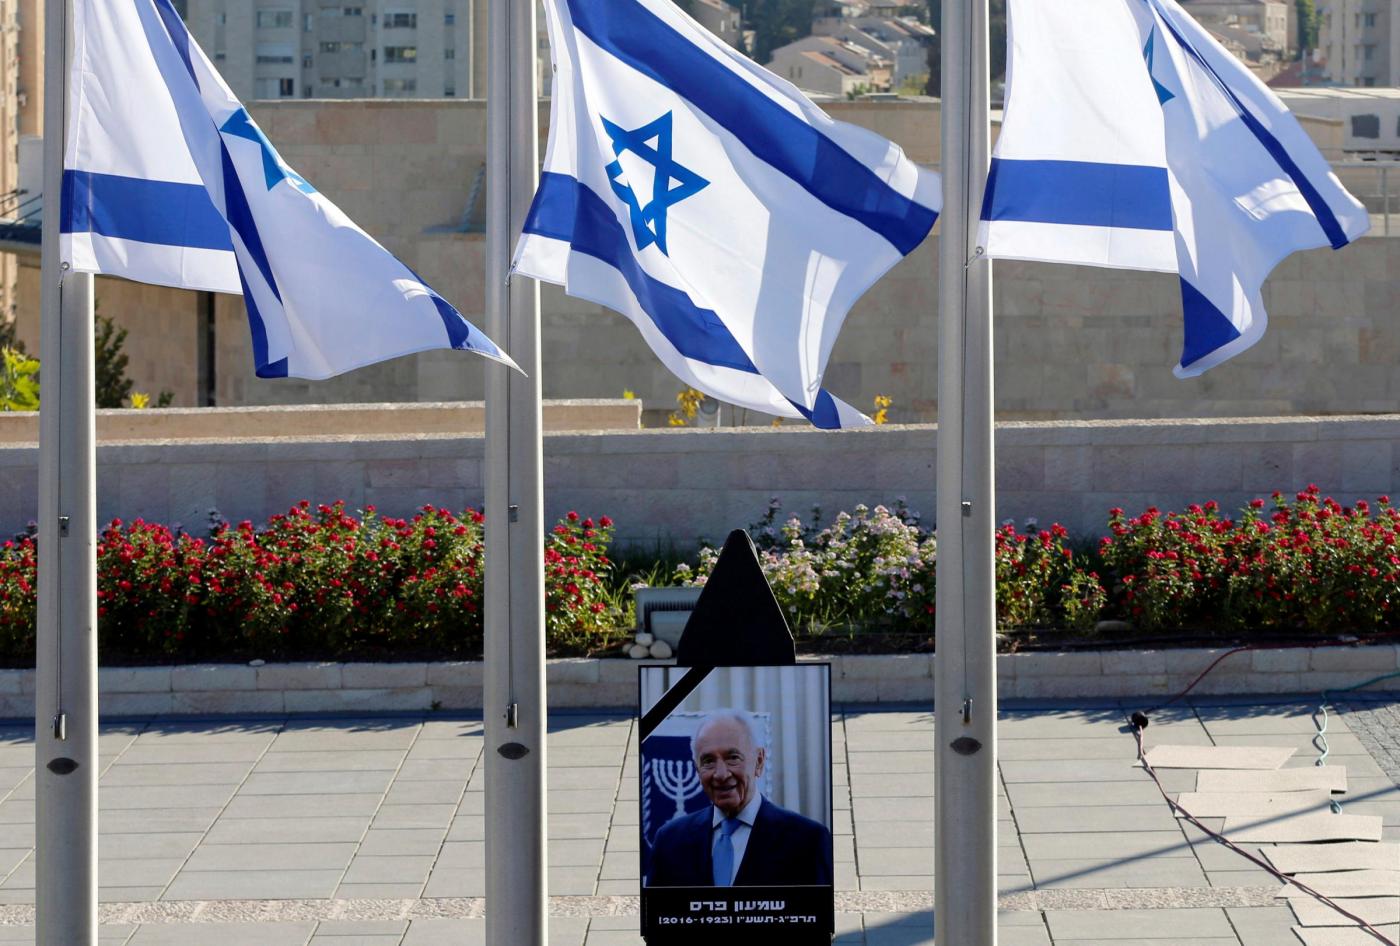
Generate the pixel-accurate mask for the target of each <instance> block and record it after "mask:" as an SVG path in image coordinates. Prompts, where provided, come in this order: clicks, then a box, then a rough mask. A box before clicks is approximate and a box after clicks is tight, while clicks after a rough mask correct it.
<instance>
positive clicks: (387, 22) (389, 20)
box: [384, 13, 418, 30]
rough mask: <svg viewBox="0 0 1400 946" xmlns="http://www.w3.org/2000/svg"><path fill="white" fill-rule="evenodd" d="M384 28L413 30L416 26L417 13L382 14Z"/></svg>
mask: <svg viewBox="0 0 1400 946" xmlns="http://www.w3.org/2000/svg"><path fill="white" fill-rule="evenodd" d="M384 28H385V29H386V30H413V29H417V28H418V14H417V13H386V14H384Z"/></svg>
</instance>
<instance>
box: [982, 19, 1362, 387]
mask: <svg viewBox="0 0 1400 946" xmlns="http://www.w3.org/2000/svg"><path fill="white" fill-rule="evenodd" d="M1007 12H1008V22H1009V27H1010V43H1009V45H1010V57H1009V61H1008V69H1007V92H1006V110H1005V115H1004V119H1003V123H1002V129H1001V137H1000V139H999V141H998V143H997V146H996V150H995V154H994V157H993V159H992V167H991V172H990V175H989V178H988V182H987V191H986V200H985V202H984V205H983V208H982V221H983V222H982V230H981V244H982V246H983V247H984V248H985V249H986V251H987V253H988V255H989V256H991V257H994V258H1003V259H1028V260H1048V261H1052V262H1061V263H1081V264H1086V265H1091V266H1109V267H1120V268H1126V269H1145V270H1158V271H1161V272H1169V273H1177V274H1178V275H1179V276H1180V279H1181V300H1182V312H1183V316H1184V322H1185V332H1184V341H1183V345H1182V354H1181V362H1180V364H1178V365H1177V367H1176V369H1175V370H1176V374H1177V376H1178V377H1183V378H1185V377H1192V376H1195V375H1198V374H1200V373H1201V372H1203V371H1205V370H1207V369H1209V368H1212V367H1214V366H1215V365H1218V364H1220V363H1221V362H1222V361H1225V360H1226V359H1228V358H1231V357H1233V356H1235V355H1237V354H1239V353H1240V352H1242V351H1244V350H1245V349H1246V348H1249V347H1250V346H1251V345H1253V344H1254V343H1255V342H1257V341H1258V340H1259V338H1260V336H1261V335H1263V333H1264V324H1265V318H1266V317H1265V313H1264V303H1263V296H1262V294H1261V289H1262V287H1263V285H1264V280H1265V279H1266V278H1267V277H1268V275H1269V273H1270V271H1272V270H1273V268H1274V267H1275V266H1276V265H1277V264H1278V263H1279V262H1280V261H1282V260H1283V259H1284V257H1286V256H1288V255H1289V254H1290V253H1293V252H1294V251H1295V250H1304V249H1311V248H1314V247H1322V246H1331V247H1332V248H1333V249H1340V248H1342V247H1343V246H1345V245H1346V244H1348V243H1350V242H1351V241H1352V240H1355V239H1356V238H1357V237H1359V236H1361V235H1362V234H1364V233H1365V232H1366V231H1367V229H1368V228H1369V226H1370V220H1369V217H1368V216H1367V213H1366V211H1365V209H1364V208H1363V207H1362V206H1361V204H1360V203H1358V202H1357V201H1356V199H1355V198H1354V197H1352V196H1351V195H1350V194H1349V193H1347V191H1346V190H1345V189H1344V188H1343V187H1342V185H1341V183H1340V182H1339V181H1338V180H1337V178H1336V176H1335V175H1334V174H1333V173H1332V170H1331V168H1330V167H1329V166H1328V164H1327V161H1326V159H1325V158H1323V156H1322V155H1321V153H1319V152H1318V149H1317V147H1316V146H1315V145H1314V144H1313V142H1312V141H1311V139H1309V137H1308V135H1307V133H1306V132H1305V131H1303V129H1302V127H1301V126H1300V125H1299V124H1298V122H1297V120H1296V119H1294V117H1293V116H1292V114H1291V113H1289V111H1288V110H1287V108H1285V106H1284V105H1283V103H1282V102H1280V101H1279V100H1278V97H1277V96H1275V95H1274V94H1273V93H1272V92H1271V91H1269V89H1268V88H1267V87H1266V86H1265V85H1264V84H1263V83H1262V82H1260V81H1259V80H1258V79H1257V78H1255V77H1254V75H1253V74H1252V73H1250V71H1249V70H1248V68H1246V67H1245V65H1244V64H1243V63H1241V62H1240V61H1239V60H1238V59H1236V58H1235V57H1234V56H1232V55H1230V53H1229V52H1227V51H1226V50H1225V49H1224V48H1222V47H1221V46H1220V45H1219V44H1218V43H1217V42H1216V41H1215V40H1214V39H1213V38H1212V37H1211V36H1210V34H1209V33H1207V32H1206V31H1205V30H1204V29H1202V28H1201V27H1200V26H1199V25H1198V24H1197V23H1196V22H1195V20H1193V19H1192V18H1191V17H1190V16H1189V15H1187V14H1186V13H1185V12H1184V11H1183V10H1182V9H1181V7H1180V6H1178V5H1177V4H1176V2H1174V0H1009V3H1008V11H1007Z"/></svg>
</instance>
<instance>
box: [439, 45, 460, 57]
mask: <svg viewBox="0 0 1400 946" xmlns="http://www.w3.org/2000/svg"><path fill="white" fill-rule="evenodd" d="M442 58H443V59H456V58H457V50H455V49H452V48H451V47H448V48H447V49H444V50H443V51H442Z"/></svg>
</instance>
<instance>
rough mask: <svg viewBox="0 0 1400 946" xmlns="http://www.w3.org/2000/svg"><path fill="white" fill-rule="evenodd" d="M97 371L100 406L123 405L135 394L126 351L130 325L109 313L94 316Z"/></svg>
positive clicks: (94, 348) (94, 358)
mask: <svg viewBox="0 0 1400 946" xmlns="http://www.w3.org/2000/svg"><path fill="white" fill-rule="evenodd" d="M93 327H94V332H93V352H92V354H93V374H94V375H95V376H96V377H95V380H96V382H97V406H98V407H122V406H123V402H124V401H125V400H126V399H127V398H128V397H129V396H130V395H131V385H132V381H131V379H130V378H128V377H127V376H126V366H127V362H128V360H129V359H128V358H127V357H126V353H125V352H123V351H122V345H124V344H125V343H126V329H124V328H118V327H117V324H116V323H115V322H113V321H112V320H111V319H110V318H109V317H107V316H105V315H99V316H97V317H96V318H94V319H93Z"/></svg>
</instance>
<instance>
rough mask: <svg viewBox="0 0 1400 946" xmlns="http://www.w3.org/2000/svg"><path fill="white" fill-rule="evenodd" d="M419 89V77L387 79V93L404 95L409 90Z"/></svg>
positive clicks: (385, 83) (385, 87) (385, 82)
mask: <svg viewBox="0 0 1400 946" xmlns="http://www.w3.org/2000/svg"><path fill="white" fill-rule="evenodd" d="M417 91H418V80H417V79H385V80H384V94H385V95H403V94H405V93H408V92H417Z"/></svg>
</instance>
